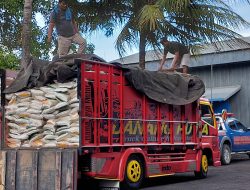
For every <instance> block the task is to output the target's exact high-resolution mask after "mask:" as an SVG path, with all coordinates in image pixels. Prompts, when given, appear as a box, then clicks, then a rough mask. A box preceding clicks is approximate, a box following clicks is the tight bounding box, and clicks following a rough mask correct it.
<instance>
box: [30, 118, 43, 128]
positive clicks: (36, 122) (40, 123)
mask: <svg viewBox="0 0 250 190" xmlns="http://www.w3.org/2000/svg"><path fill="white" fill-rule="evenodd" d="M43 123H44V122H43V120H38V119H31V118H30V119H29V125H30V126H32V127H41V126H43Z"/></svg>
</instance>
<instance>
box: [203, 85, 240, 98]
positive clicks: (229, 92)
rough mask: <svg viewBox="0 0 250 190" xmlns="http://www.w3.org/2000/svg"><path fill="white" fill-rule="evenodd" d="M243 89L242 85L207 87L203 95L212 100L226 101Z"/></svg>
mask: <svg viewBox="0 0 250 190" xmlns="http://www.w3.org/2000/svg"><path fill="white" fill-rule="evenodd" d="M240 89H241V85H234V86H220V87H213V88H212V89H211V88H206V90H205V93H204V95H203V97H205V98H207V99H209V100H210V101H213V102H214V101H226V100H227V99H228V98H230V97H231V96H233V95H234V94H236V93H237V92H238V91H239V90H240Z"/></svg>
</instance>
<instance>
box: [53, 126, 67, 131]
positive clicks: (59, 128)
mask: <svg viewBox="0 0 250 190" xmlns="http://www.w3.org/2000/svg"><path fill="white" fill-rule="evenodd" d="M66 129H70V127H69V126H59V127H58V128H57V129H56V132H59V131H63V130H66Z"/></svg>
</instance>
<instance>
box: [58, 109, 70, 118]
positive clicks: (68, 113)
mask: <svg viewBox="0 0 250 190" xmlns="http://www.w3.org/2000/svg"><path fill="white" fill-rule="evenodd" d="M68 115H70V110H65V111H63V112H59V113H58V114H56V118H60V117H66V116H68Z"/></svg>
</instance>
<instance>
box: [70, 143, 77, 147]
mask: <svg viewBox="0 0 250 190" xmlns="http://www.w3.org/2000/svg"><path fill="white" fill-rule="evenodd" d="M78 146H79V143H69V147H78Z"/></svg>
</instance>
